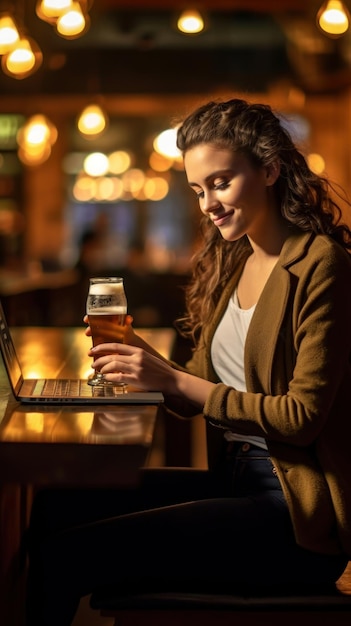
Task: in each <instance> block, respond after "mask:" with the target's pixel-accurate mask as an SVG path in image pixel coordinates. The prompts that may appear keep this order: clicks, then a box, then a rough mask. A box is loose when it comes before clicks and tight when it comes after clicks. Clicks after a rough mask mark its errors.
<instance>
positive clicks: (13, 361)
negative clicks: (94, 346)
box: [0, 302, 164, 404]
mask: <svg viewBox="0 0 351 626" xmlns="http://www.w3.org/2000/svg"><path fill="white" fill-rule="evenodd" d="M0 349H1V353H2V357H3V362H4V365H5V370H6V372H7V375H8V378H9V382H10V385H11V388H12V392H13V395H14V396H15V398H16V400H18V401H19V402H23V403H37V404H38V403H47V404H57V403H61V404H160V403H161V402H163V401H164V397H163V394H162V393H161V392H160V391H135V390H133V389H130V390H129V387H127V389H126V390H124V389H123V388H122V389H121V387H118V386H114V385H97V386H91V385H88V383H87V381H86V380H83V379H67V378H65V379H62V378H57V379H52V378H47V379H34V378H33V379H32V378H27V379H24V377H23V373H22V368H21V365H20V362H19V360H18V357H17V354H16V349H15V345H14V342H13V339H12V337H11V332H10V329H9V326H8V324H7V321H6V317H5V314H4V310H3V307H2V304H1V302H0Z"/></svg>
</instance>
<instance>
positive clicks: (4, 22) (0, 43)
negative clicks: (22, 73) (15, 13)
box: [0, 13, 19, 54]
mask: <svg viewBox="0 0 351 626" xmlns="http://www.w3.org/2000/svg"><path fill="white" fill-rule="evenodd" d="M18 40H19V34H18V29H17V26H16V24H15V22H14V20H13V18H12V16H11V15H9V14H7V13H3V14H2V15H1V16H0V54H6V53H7V52H10V51H11V50H12V49H13V48H14V46H15V45H16V43H17V41H18Z"/></svg>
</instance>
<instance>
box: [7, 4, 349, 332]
mask: <svg viewBox="0 0 351 626" xmlns="http://www.w3.org/2000/svg"><path fill="white" fill-rule="evenodd" d="M327 5H329V6H327ZM324 9H328V11H329V15H330V11H331V12H332V17H333V16H334V18H335V16H336V17H337V24H336V26H335V24H334V26H333V25H332V27H331V30H332V32H326V30H323V28H322V27H321V25H320V24H319V22H318V17H319V16H320V14H321V12H322V10H323V11H324ZM350 9H351V0H346V1H345V2H343V3H342V2H335V1H332V2H329V3H328V2H324V3H323V2H322V0H195V1H194V2H192V1H189V2H186V1H185V0H81V1H79V2H78V1H72V0H13V1H8V0H0V60H1V69H0V95H1V97H0V297H1V299H2V301H3V304H4V307H5V309H6V311H7V313H8V316H9V321H10V323H11V324H17V325H22V324H30V325H38V324H43V325H80V324H81V323H82V317H83V315H84V307H85V298H86V290H87V279H88V277H89V276H91V275H94V274H95V275H104V274H111V275H112V274H120V275H122V276H124V278H125V287H126V292H127V296H128V301H129V310H130V312H131V314H132V315H133V316H134V319H135V324H136V325H139V326H170V325H172V324H173V321H174V319H175V318H176V317H177V316H179V315H181V314H182V312H183V286H184V285H185V284H186V281H187V279H188V267H189V260H190V258H191V255H192V254H193V251H194V249H195V247H196V244H197V236H198V223H199V209H198V207H197V204H196V201H195V197H194V194H192V193H191V192H190V191H189V190H188V188H187V184H186V181H185V175H184V172H183V168H182V162H181V159H180V158H179V155H178V154H177V151H176V150H175V143H174V129H175V127H176V125H177V123H178V122H179V120H180V119H181V118H182V117H183V116H184V115H186V114H187V113H188V112H190V110H192V109H193V108H194V107H195V106H198V105H199V104H201V103H202V102H205V101H207V100H208V99H213V98H218V97H244V98H246V99H249V100H251V101H259V102H266V103H268V104H271V105H272V106H273V107H274V108H275V109H276V110H277V111H279V112H280V113H281V114H282V115H283V116H284V120H285V123H286V124H287V126H288V127H289V129H290V131H291V132H292V134H293V136H294V139H295V140H296V141H297V142H298V144H299V145H300V147H301V149H302V150H303V151H304V153H305V154H306V156H307V157H308V159H309V162H310V164H311V167H313V168H314V169H315V170H316V171H318V172H324V173H326V174H327V175H328V176H330V177H331V178H332V179H333V180H334V181H336V182H337V183H339V184H340V185H342V186H343V187H344V188H345V189H346V191H347V193H348V194H349V192H350V186H351V185H350V139H349V138H350V136H351V123H350V108H351V102H350V100H351V99H350V86H351V29H349V28H348V19H349V18H350V15H349V10H350ZM184 12H185V13H186V14H187V15H186V16H185V17H188V18H189V17H190V18H191V19H190V23H191V24H192V23H194V20H195V18H196V19H197V20H199V19H200V21H201V20H202V27H201V24H200V27H199V30H198V32H184V27H183V26H182V27H181V26H180V24H179V23H178V20H179V18H180V17H181V15H182V14H183V13H184ZM189 12H192V15H190V16H189ZM194 12H195V15H194ZM68 14H70V15H68ZM340 15H341V17H342V19H341V20H340V19H339V18H340ZM11 20H12V22H13V23H14V26H15V30H16V31H17V37H16V35H15V38H14V39H11V28H12V25H11ZM188 21H189V20H188ZM334 21H335V20H334ZM344 22H345V24H346V25H345V26H344ZM339 24H341V26H340V28H339V26H338V25H339ZM322 26H325V22H322ZM180 28H183V30H180ZM338 29H339V31H341V32H335V30H338ZM329 30H330V29H329ZM9 39H10V41H9ZM95 122H96V123H97V125H96V126H95ZM345 219H346V220H347V221H351V218H350V216H349V215H348V214H347V213H345Z"/></svg>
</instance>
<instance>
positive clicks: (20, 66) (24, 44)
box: [6, 38, 35, 74]
mask: <svg viewBox="0 0 351 626" xmlns="http://www.w3.org/2000/svg"><path fill="white" fill-rule="evenodd" d="M6 65H7V68H8V70H9V71H10V72H12V73H13V74H22V73H23V72H29V71H30V70H31V69H32V68H33V67H34V65H35V56H34V53H33V50H32V48H31V46H30V43H29V41H28V39H24V38H23V39H20V40H19V42H18V44H17V45H16V48H15V49H14V50H12V51H11V52H10V53H9V55H8V57H7V63H6Z"/></svg>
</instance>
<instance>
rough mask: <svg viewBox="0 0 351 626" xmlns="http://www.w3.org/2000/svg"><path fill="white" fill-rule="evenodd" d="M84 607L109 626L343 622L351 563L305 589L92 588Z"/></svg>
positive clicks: (350, 616) (350, 618) (349, 600)
mask: <svg viewBox="0 0 351 626" xmlns="http://www.w3.org/2000/svg"><path fill="white" fill-rule="evenodd" d="M90 606H91V607H92V608H93V609H96V610H99V611H100V613H101V615H102V616H104V617H113V618H114V620H115V621H114V625H115V626H232V625H233V626H234V625H235V626H236V625H238V624H240V625H243V626H296V625H297V624H301V626H305V625H306V624H308V626H320V625H321V624H323V626H328V625H330V626H349V625H350V624H351V562H350V563H349V565H348V567H347V569H346V570H345V572H344V574H343V576H342V577H341V578H340V580H339V581H338V583H337V584H336V586H335V588H332V589H330V588H328V589H325V588H318V589H314V590H313V591H311V592H310V593H309V594H306V593H301V592H300V593H298V592H293V591H292V590H290V591H289V590H288V591H287V593H281V592H280V593H277V594H269V595H267V594H263V593H260V592H258V591H257V593H256V592H255V593H250V594H249V593H242V594H240V595H238V594H236V595H232V594H229V593H223V594H222V593H191V592H187V593H178V592H141V593H137V592H135V593H133V592H130V593H128V594H126V595H121V594H119V593H118V592H117V591H116V590H114V589H113V588H112V589H103V590H99V591H96V592H94V593H93V594H92V596H91V598H90Z"/></svg>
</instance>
